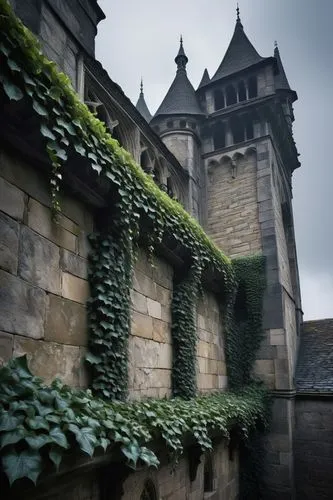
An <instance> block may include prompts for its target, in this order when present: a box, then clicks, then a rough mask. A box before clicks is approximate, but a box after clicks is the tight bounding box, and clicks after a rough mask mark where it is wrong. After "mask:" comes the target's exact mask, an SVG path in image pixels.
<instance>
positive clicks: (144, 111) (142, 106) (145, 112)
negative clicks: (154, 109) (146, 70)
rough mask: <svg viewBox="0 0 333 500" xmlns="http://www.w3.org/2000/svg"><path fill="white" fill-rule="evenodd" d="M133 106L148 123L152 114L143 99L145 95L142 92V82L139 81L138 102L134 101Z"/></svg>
mask: <svg viewBox="0 0 333 500" xmlns="http://www.w3.org/2000/svg"><path fill="white" fill-rule="evenodd" d="M135 107H136V109H137V110H138V111H139V113H140V114H141V115H142V116H143V118H144V119H145V120H146V122H147V123H149V122H150V120H151V119H152V115H151V113H150V111H149V109H148V106H147V104H146V101H145V96H144V94H143V85H142V82H141V91H140V95H139V99H138V102H137V103H136V106H135Z"/></svg>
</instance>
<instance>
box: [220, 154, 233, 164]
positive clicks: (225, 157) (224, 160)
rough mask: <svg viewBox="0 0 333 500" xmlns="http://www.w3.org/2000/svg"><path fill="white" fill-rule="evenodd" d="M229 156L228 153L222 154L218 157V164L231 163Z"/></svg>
mask: <svg viewBox="0 0 333 500" xmlns="http://www.w3.org/2000/svg"><path fill="white" fill-rule="evenodd" d="M231 161H232V160H231V156H229V155H223V156H222V158H221V159H220V165H221V166H223V165H227V164H229V163H231Z"/></svg>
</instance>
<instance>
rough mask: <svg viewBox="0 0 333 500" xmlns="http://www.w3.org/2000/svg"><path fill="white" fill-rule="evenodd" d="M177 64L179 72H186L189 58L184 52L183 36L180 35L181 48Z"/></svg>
mask: <svg viewBox="0 0 333 500" xmlns="http://www.w3.org/2000/svg"><path fill="white" fill-rule="evenodd" d="M175 63H176V64H177V68H178V71H186V64H187V63H188V58H187V56H186V54H185V51H184V47H183V36H182V35H180V46H179V50H178V54H177V55H176V57H175Z"/></svg>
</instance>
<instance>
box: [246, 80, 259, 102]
mask: <svg viewBox="0 0 333 500" xmlns="http://www.w3.org/2000/svg"><path fill="white" fill-rule="evenodd" d="M247 84H248V87H249V99H252V98H253V97H257V95H258V84H257V77H256V76H251V77H250V78H249V79H248V81H247Z"/></svg>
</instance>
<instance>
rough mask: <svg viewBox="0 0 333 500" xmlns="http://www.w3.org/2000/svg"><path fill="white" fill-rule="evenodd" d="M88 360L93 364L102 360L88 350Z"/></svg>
mask: <svg viewBox="0 0 333 500" xmlns="http://www.w3.org/2000/svg"><path fill="white" fill-rule="evenodd" d="M86 361H87V362H88V363H90V364H91V365H98V364H99V363H101V361H102V360H101V358H100V357H99V356H95V354H93V353H91V352H88V353H87V354H86Z"/></svg>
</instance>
